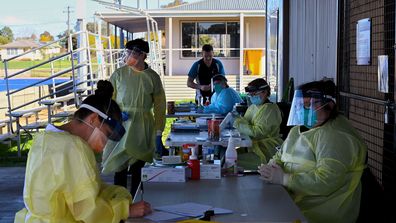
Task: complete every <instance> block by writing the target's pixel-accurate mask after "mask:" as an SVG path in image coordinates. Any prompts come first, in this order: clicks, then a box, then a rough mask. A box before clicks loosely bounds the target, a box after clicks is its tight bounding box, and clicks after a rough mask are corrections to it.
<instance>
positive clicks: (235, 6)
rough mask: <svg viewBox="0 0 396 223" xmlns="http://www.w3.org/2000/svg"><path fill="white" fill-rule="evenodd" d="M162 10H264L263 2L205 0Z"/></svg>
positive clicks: (258, 0)
mask: <svg viewBox="0 0 396 223" xmlns="http://www.w3.org/2000/svg"><path fill="white" fill-rule="evenodd" d="M163 10H177V11H179V10H182V11H204V10H222V11H223V10H241V11H245V10H265V0H205V1H200V2H194V3H190V4H185V5H179V6H175V7H172V8H165V9H163Z"/></svg>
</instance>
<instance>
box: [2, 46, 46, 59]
mask: <svg viewBox="0 0 396 223" xmlns="http://www.w3.org/2000/svg"><path fill="white" fill-rule="evenodd" d="M24 52H25V51H24V50H23V49H17V52H16V54H12V55H8V53H7V49H1V50H0V55H1V59H2V60H5V59H8V58H11V57H14V56H16V55H19V54H22V53H24ZM42 59H43V55H42V54H41V53H40V51H36V52H31V53H28V54H26V55H23V56H21V57H18V59H17V60H42Z"/></svg>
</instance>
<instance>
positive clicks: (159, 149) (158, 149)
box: [155, 134, 167, 156]
mask: <svg viewBox="0 0 396 223" xmlns="http://www.w3.org/2000/svg"><path fill="white" fill-rule="evenodd" d="M166 152H167V151H166V149H165V147H164V144H162V134H159V135H157V137H156V138H155V153H157V154H158V155H160V156H164V155H165V153H166Z"/></svg>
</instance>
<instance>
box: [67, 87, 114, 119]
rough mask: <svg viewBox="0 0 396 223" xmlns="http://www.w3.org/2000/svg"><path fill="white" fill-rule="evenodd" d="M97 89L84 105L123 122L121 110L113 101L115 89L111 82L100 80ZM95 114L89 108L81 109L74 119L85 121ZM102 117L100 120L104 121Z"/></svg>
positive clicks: (85, 100)
mask: <svg viewBox="0 0 396 223" xmlns="http://www.w3.org/2000/svg"><path fill="white" fill-rule="evenodd" d="M96 86H97V89H96V90H95V94H93V95H90V96H88V97H87V98H86V99H84V101H83V102H82V103H83V104H87V105H91V106H92V107H94V108H96V109H98V110H99V111H101V112H103V113H104V114H107V115H108V116H109V117H110V118H112V119H114V120H117V121H121V109H120V107H119V106H118V104H117V103H116V102H115V101H114V100H113V99H111V98H112V96H113V92H114V88H113V85H112V84H111V82H110V81H106V80H100V81H98V83H97V85H96ZM92 113H93V112H92V111H91V110H89V109H87V108H80V109H78V110H77V111H76V112H75V113H74V118H75V119H77V120H79V119H84V118H86V117H87V116H88V115H90V114H92ZM102 119H103V118H102V117H100V116H99V120H101V121H102Z"/></svg>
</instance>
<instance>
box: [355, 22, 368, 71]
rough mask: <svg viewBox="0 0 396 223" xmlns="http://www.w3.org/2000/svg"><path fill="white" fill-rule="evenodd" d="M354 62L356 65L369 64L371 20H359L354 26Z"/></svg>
mask: <svg viewBox="0 0 396 223" xmlns="http://www.w3.org/2000/svg"><path fill="white" fill-rule="evenodd" d="M356 62H357V65H370V63H371V20H370V19H369V18H366V19H361V20H359V21H358V23H357V25H356Z"/></svg>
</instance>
